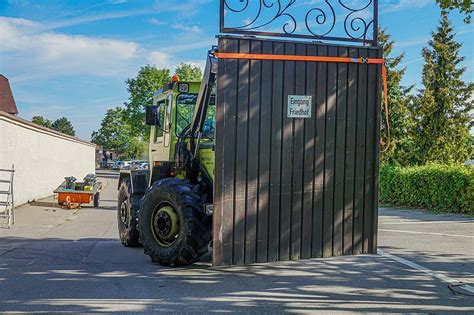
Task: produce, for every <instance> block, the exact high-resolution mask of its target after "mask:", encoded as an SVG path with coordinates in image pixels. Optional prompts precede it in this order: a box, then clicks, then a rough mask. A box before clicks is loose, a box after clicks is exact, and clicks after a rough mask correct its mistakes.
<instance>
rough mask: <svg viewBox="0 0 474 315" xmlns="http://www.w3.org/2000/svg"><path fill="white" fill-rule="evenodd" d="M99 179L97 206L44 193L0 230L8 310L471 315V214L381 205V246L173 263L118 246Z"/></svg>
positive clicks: (108, 176)
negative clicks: (318, 254) (75, 205)
mask: <svg viewBox="0 0 474 315" xmlns="http://www.w3.org/2000/svg"><path fill="white" fill-rule="evenodd" d="M102 176H103V177H102V180H103V181H104V182H106V183H107V187H106V188H105V190H104V192H103V193H102V195H101V207H100V208H97V209H95V208H91V207H83V208H82V209H80V210H64V209H61V208H59V207H57V206H55V205H54V200H51V199H49V200H44V201H41V202H37V203H35V204H34V205H26V206H23V207H21V208H19V209H18V210H17V224H16V225H15V226H14V228H13V229H11V230H1V229H0V302H1V303H0V312H14V311H16V312H33V311H39V312H132V311H138V312H155V311H168V312H182V311H187V312H202V313H207V312H218V311H233V312H236V311H238V312H266V313H279V312H299V313H303V312H316V311H318V312H329V313H334V312H339V311H341V312H342V311H349V312H350V311H364V312H367V311H376V312H408V311H410V312H440V313H441V312H450V311H457V312H466V313H473V312H474V297H473V296H472V295H473V294H474V291H473V293H471V292H470V290H474V289H473V287H472V286H474V276H473V275H474V263H473V261H474V220H473V219H470V218H465V217H461V216H448V215H435V214H428V213H426V212H422V211H413V210H396V209H381V216H380V223H379V227H380V236H379V245H380V249H381V254H380V255H372V256H358V257H339V258H330V259H314V260H305V261H298V262H284V263H272V264H261V265H254V266H245V267H232V268H212V267H211V266H210V263H209V262H202V263H199V264H196V265H193V266H191V267H188V268H174V269H173V268H165V267H161V266H159V265H156V264H152V263H151V261H150V260H149V259H148V257H147V256H145V255H144V254H143V252H142V249H131V248H124V247H122V246H121V244H120V242H119V241H118V238H117V227H116V212H115V207H116V188H117V187H116V186H117V179H116V175H115V174H113V173H102ZM460 282H463V283H466V284H471V285H472V286H469V285H464V286H461V285H462V283H460ZM450 287H451V289H450Z"/></svg>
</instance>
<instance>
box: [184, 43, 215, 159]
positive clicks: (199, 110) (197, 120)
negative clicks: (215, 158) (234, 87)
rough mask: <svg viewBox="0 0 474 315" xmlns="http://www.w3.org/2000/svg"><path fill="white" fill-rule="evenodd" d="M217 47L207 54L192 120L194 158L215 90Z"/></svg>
mask: <svg viewBox="0 0 474 315" xmlns="http://www.w3.org/2000/svg"><path fill="white" fill-rule="evenodd" d="M216 52H217V47H215V46H214V47H212V49H211V50H210V51H209V52H208V54H207V60H206V67H205V69H204V75H203V78H202V81H201V87H200V89H199V94H198V96H197V101H196V106H195V107H194V114H193V120H192V122H191V128H190V134H191V137H192V139H194V152H193V158H195V157H196V156H197V154H198V151H199V142H200V140H201V136H202V132H203V129H204V124H205V123H206V117H207V109H208V107H209V100H210V99H211V93H212V91H213V90H214V86H215V85H216V79H217V57H216V55H215V54H216Z"/></svg>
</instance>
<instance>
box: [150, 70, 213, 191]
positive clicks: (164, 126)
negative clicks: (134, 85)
mask: <svg viewBox="0 0 474 315" xmlns="http://www.w3.org/2000/svg"><path fill="white" fill-rule="evenodd" d="M173 79H174V80H175V82H171V83H168V84H166V85H165V86H164V87H163V88H162V89H160V90H158V91H157V92H156V93H155V94H154V95H153V106H149V108H148V109H147V124H148V125H150V127H151V130H150V143H149V158H150V171H151V174H150V175H151V176H150V185H151V184H152V183H154V182H156V181H157V180H160V179H162V178H167V177H171V176H173V175H175V176H176V175H177V177H179V176H180V175H181V176H182V177H186V176H185V175H184V174H173V173H174V171H175V170H174V168H175V161H176V148H177V146H176V145H177V143H178V142H179V140H180V138H182V137H186V135H185V133H186V131H187V130H188V129H189V128H190V125H191V123H192V120H193V114H194V111H195V106H196V102H197V98H198V93H199V89H200V86H201V82H181V81H179V78H178V77H177V76H174V77H173ZM215 108H216V107H215V97H214V96H211V99H210V102H209V108H208V111H207V116H206V119H205V123H204V127H203V132H202V136H201V139H200V146H199V156H200V160H201V162H202V164H203V165H204V168H205V171H206V172H207V174H208V175H209V176H210V177H211V178H212V179H213V178H214V167H213V166H214V163H213V156H214V130H215V112H216V111H215Z"/></svg>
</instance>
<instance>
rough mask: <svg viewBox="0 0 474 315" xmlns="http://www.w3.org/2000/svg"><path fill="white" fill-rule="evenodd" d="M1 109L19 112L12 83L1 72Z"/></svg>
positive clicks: (13, 112) (10, 112)
mask: <svg viewBox="0 0 474 315" xmlns="http://www.w3.org/2000/svg"><path fill="white" fill-rule="evenodd" d="M0 110H1V111H4V112H7V113H9V114H12V115H16V114H18V109H17V108H16V104H15V99H14V98H13V93H12V89H11V88H10V83H9V82H8V79H7V78H6V77H5V76H4V75H2V74H0Z"/></svg>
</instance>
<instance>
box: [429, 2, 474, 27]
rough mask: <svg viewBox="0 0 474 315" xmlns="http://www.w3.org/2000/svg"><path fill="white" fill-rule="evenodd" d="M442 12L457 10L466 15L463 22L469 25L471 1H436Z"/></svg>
mask: <svg viewBox="0 0 474 315" xmlns="http://www.w3.org/2000/svg"><path fill="white" fill-rule="evenodd" d="M436 2H437V3H438V4H439V6H440V7H441V9H442V10H454V9H457V10H459V11H460V12H461V13H464V14H465V15H466V18H465V19H464V21H465V22H466V23H471V14H472V7H473V5H472V1H471V0H436Z"/></svg>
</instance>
